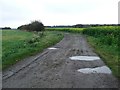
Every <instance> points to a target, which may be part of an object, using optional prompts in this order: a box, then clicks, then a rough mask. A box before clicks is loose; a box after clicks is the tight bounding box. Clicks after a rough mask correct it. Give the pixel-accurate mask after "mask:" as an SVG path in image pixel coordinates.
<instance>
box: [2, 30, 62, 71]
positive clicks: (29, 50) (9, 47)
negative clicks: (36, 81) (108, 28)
mask: <svg viewBox="0 0 120 90" xmlns="http://www.w3.org/2000/svg"><path fill="white" fill-rule="evenodd" d="M62 38H63V35H62V33H58V32H55V31H53V32H49V31H46V32H44V35H43V36H41V34H40V33H33V32H25V31H20V30H3V31H2V65H3V66H2V67H3V69H4V68H7V67H9V66H11V65H13V64H15V63H16V62H17V61H19V60H21V59H23V58H25V57H27V56H30V55H33V54H35V53H37V52H41V51H42V50H43V49H45V48H47V47H49V46H51V45H54V44H55V43H57V42H59V41H60V40H61V39H62Z"/></svg>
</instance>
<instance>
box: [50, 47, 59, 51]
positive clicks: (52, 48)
mask: <svg viewBox="0 0 120 90" xmlns="http://www.w3.org/2000/svg"><path fill="white" fill-rule="evenodd" d="M48 49H50V50H55V49H58V48H54V47H51V48H48Z"/></svg>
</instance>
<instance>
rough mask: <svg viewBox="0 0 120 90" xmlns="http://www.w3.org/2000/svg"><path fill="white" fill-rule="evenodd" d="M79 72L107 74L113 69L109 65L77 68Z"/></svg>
mask: <svg viewBox="0 0 120 90" xmlns="http://www.w3.org/2000/svg"><path fill="white" fill-rule="evenodd" d="M77 71H78V72H82V73H86V74H89V73H105V74H111V73H112V72H111V70H110V69H109V68H108V67H107V66H102V67H97V68H84V69H79V70H77Z"/></svg>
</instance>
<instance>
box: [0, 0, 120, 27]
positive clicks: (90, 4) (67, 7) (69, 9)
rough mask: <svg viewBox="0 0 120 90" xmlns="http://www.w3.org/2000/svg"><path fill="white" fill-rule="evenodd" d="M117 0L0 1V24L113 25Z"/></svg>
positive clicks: (11, 25)
mask: <svg viewBox="0 0 120 90" xmlns="http://www.w3.org/2000/svg"><path fill="white" fill-rule="evenodd" d="M118 1H119V0H0V13H1V14H0V19H1V20H0V27H4V26H9V27H12V28H17V27H18V26H20V25H23V24H27V23H30V22H31V21H33V20H40V21H41V22H42V23H43V24H44V25H75V24H117V23H118Z"/></svg>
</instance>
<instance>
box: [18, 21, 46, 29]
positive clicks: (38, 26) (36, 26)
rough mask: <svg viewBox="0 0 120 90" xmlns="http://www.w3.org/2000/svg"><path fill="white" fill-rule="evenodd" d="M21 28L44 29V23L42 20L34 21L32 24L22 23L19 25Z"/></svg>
mask: <svg viewBox="0 0 120 90" xmlns="http://www.w3.org/2000/svg"><path fill="white" fill-rule="evenodd" d="M18 29H20V30H27V31H44V30H45V29H44V25H43V24H42V22H39V21H33V22H31V23H30V24H27V25H22V26H20V27H18Z"/></svg>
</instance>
